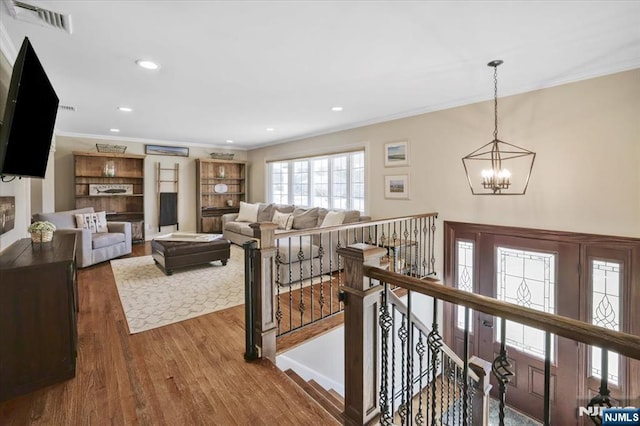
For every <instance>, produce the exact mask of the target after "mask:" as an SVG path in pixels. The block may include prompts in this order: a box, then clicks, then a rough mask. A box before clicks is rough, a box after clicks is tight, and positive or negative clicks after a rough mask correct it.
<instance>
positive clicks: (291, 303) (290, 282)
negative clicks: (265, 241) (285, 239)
mask: <svg viewBox="0 0 640 426" xmlns="http://www.w3.org/2000/svg"><path fill="white" fill-rule="evenodd" d="M287 259H288V261H289V262H288V268H287V269H288V271H289V282H288V286H289V331H291V330H293V269H291V239H289V256H288V257H287Z"/></svg>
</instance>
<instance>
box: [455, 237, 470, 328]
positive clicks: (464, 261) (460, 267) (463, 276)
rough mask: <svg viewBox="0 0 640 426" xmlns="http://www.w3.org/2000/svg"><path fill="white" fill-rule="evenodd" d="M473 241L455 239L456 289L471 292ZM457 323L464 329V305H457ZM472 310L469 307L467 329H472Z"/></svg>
mask: <svg viewBox="0 0 640 426" xmlns="http://www.w3.org/2000/svg"><path fill="white" fill-rule="evenodd" d="M473 245H474V242H473V241H465V240H457V241H456V250H457V256H456V257H457V259H458V264H457V268H456V269H457V280H456V285H457V287H458V290H463V291H466V292H469V293H473ZM457 309H458V314H457V324H458V328H459V329H460V330H464V306H461V305H458V308H457ZM472 318H473V310H472V309H469V321H468V324H467V326H468V329H469V331H470V332H472V331H473V323H472Z"/></svg>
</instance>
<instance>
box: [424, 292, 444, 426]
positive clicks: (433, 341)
mask: <svg viewBox="0 0 640 426" xmlns="http://www.w3.org/2000/svg"><path fill="white" fill-rule="evenodd" d="M427 341H428V343H429V349H430V351H431V354H432V358H431V383H432V389H431V412H432V418H431V424H432V425H433V426H435V424H436V418H435V412H436V386H435V384H436V380H437V373H438V371H437V370H438V354H439V353H440V351H441V349H442V336H440V333H439V332H438V299H436V298H434V299H433V319H432V323H431V332H430V333H429V338H428V340H427Z"/></svg>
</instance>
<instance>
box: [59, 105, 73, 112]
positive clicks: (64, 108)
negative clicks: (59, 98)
mask: <svg viewBox="0 0 640 426" xmlns="http://www.w3.org/2000/svg"><path fill="white" fill-rule="evenodd" d="M58 109H59V110H60V111H70V112H76V107H74V106H71V105H58Z"/></svg>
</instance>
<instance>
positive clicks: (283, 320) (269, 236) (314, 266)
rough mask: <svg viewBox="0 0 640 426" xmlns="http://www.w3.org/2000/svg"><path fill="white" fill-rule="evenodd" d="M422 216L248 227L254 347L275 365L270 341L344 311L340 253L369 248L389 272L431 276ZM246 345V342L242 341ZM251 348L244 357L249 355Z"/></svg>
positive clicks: (428, 234)
mask: <svg viewBox="0 0 640 426" xmlns="http://www.w3.org/2000/svg"><path fill="white" fill-rule="evenodd" d="M436 218H437V213H423V214H418V215H412V216H402V217H395V218H389V219H383V220H375V221H367V222H356V223H350V224H345V225H339V226H332V227H323V228H311V229H303V230H293V231H288V232H280V231H279V232H278V233H276V226H275V225H274V224H272V223H270V222H261V223H253V224H251V227H252V228H253V231H254V239H255V240H256V243H257V246H258V247H257V248H252V249H251V250H252V252H253V254H252V256H254V257H255V258H253V261H252V262H251V264H252V265H253V267H254V270H253V271H252V272H249V274H248V275H249V276H250V277H251V278H252V280H251V282H252V284H253V287H254V290H253V296H254V300H253V303H252V306H253V307H252V309H253V310H254V311H253V315H252V317H253V319H254V324H255V326H256V329H255V332H254V334H255V339H253V340H252V343H253V342H255V343H253V344H255V345H256V346H257V347H258V348H259V349H260V352H261V356H262V357H264V358H269V359H275V348H276V342H275V339H276V337H277V336H282V335H285V334H288V333H291V332H293V331H297V330H300V329H301V328H303V327H306V326H308V325H310V324H313V323H316V322H318V321H321V320H324V319H326V318H328V317H331V316H334V315H336V314H339V313H341V312H342V311H343V308H344V304H343V303H342V300H341V295H340V287H341V286H342V284H343V281H344V271H343V270H344V265H343V261H342V257H341V256H340V255H339V250H340V249H341V248H344V247H347V246H349V245H351V244H354V243H363V242H365V243H368V244H373V245H377V246H380V247H381V248H382V249H384V252H385V256H386V257H387V258H388V259H387V261H388V262H389V263H390V264H391V266H390V268H391V269H392V270H394V271H396V272H401V273H403V274H406V275H410V276H415V277H427V276H431V275H433V274H434V270H435V254H434V244H435V238H434V235H435V231H436V226H435V220H436ZM247 341H248V342H249V341H250V340H249V339H247ZM250 352H251V350H250V348H248V349H247V353H250Z"/></svg>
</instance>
